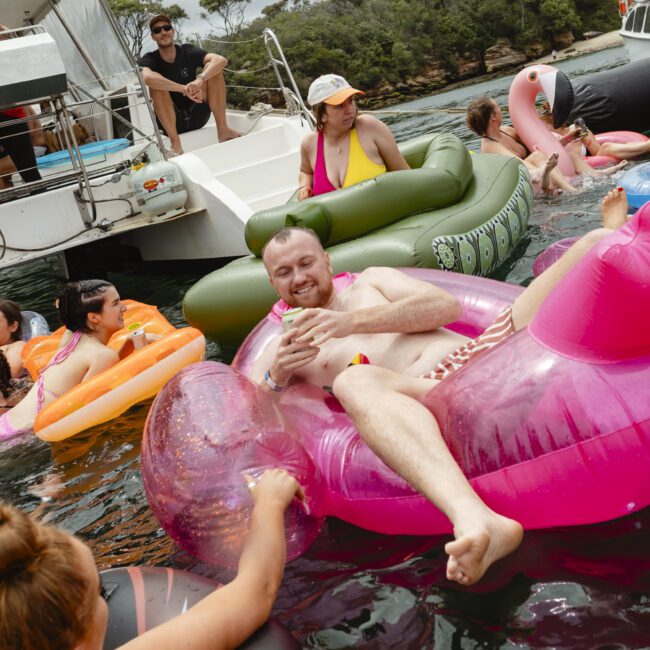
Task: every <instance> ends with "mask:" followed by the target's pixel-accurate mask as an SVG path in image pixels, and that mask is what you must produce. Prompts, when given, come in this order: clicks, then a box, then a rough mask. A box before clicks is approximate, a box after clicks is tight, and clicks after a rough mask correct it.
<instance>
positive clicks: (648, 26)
mask: <svg viewBox="0 0 650 650" xmlns="http://www.w3.org/2000/svg"><path fill="white" fill-rule="evenodd" d="M648 16H650V12H648V11H647V12H646V21H645V25H644V26H643V31H644V32H645V33H646V34H650V18H648Z"/></svg>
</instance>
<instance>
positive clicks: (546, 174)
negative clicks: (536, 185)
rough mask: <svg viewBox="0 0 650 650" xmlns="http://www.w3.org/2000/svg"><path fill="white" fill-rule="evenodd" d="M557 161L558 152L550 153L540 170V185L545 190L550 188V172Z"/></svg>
mask: <svg viewBox="0 0 650 650" xmlns="http://www.w3.org/2000/svg"><path fill="white" fill-rule="evenodd" d="M557 161H558V154H557V153H552V154H551V155H550V156H549V157H548V160H547V161H546V164H545V165H544V168H543V170H542V179H541V181H540V186H541V188H542V189H543V190H544V191H545V192H546V191H547V190H548V189H550V185H551V172H552V171H553V170H554V169H555V168H556V167H557Z"/></svg>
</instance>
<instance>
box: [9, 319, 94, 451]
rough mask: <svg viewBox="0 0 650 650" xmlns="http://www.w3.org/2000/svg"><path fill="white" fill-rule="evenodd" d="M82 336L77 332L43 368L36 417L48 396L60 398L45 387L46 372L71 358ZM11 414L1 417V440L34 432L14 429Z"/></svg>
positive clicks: (26, 429) (37, 392) (26, 428)
mask: <svg viewBox="0 0 650 650" xmlns="http://www.w3.org/2000/svg"><path fill="white" fill-rule="evenodd" d="M82 334H83V332H81V331H80V330H79V331H77V332H75V333H74V334H73V335H72V338H71V339H70V341H69V342H68V343H67V345H66V346H65V347H64V348H63V349H61V350H59V351H58V352H57V353H56V354H55V355H54V357H52V359H51V360H50V362H49V363H48V364H47V365H46V366H45V368H43V370H42V371H41V373H40V375H39V376H38V379H37V380H36V415H38V414H39V413H40V412H41V409H42V408H43V400H44V399H45V395H46V394H47V395H48V396H49V397H53V398H54V399H58V398H59V397H60V395H57V394H56V393H55V392H54V391H51V390H48V389H47V388H45V386H44V385H43V379H44V374H45V371H46V370H47V369H48V368H51V367H52V366H56V365H58V364H59V363H61V362H63V361H65V360H66V359H67V358H68V357H69V356H70V354H71V353H72V351H73V350H74V349H75V348H76V347H77V344H78V343H79V341H80V340H81V335H82ZM10 413H11V411H8V412H7V413H5V414H4V415H2V416H0V440H8V439H9V438H14V437H16V436H20V435H22V434H24V433H28V432H29V431H31V430H32V427H25V428H23V429H17V428H16V427H14V425H13V424H11V421H10V420H9V414H10Z"/></svg>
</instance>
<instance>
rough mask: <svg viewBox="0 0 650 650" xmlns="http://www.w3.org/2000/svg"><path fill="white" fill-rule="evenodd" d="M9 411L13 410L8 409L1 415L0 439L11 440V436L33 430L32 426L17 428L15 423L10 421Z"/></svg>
mask: <svg viewBox="0 0 650 650" xmlns="http://www.w3.org/2000/svg"><path fill="white" fill-rule="evenodd" d="M9 413H11V411H7V413H4V414H3V415H1V416H0V440H9V438H15V437H16V436H22V435H23V434H24V433H28V432H29V431H31V427H27V428H25V429H16V427H14V425H13V424H11V422H10V421H9Z"/></svg>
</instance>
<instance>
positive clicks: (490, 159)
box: [183, 133, 533, 345]
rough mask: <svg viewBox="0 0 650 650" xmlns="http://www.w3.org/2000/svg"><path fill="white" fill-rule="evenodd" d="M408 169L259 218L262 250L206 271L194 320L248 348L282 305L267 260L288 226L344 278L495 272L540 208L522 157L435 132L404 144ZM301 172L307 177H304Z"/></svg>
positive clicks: (192, 303) (212, 334)
mask: <svg viewBox="0 0 650 650" xmlns="http://www.w3.org/2000/svg"><path fill="white" fill-rule="evenodd" d="M400 150H401V152H402V154H403V155H404V157H405V158H406V160H407V161H408V163H409V165H410V166H411V167H412V169H411V170H408V171H398V172H391V173H388V174H383V175H381V176H378V177H377V178H373V179H371V180H368V181H363V182H362V183H358V184H357V185H353V186H352V187H349V188H347V189H344V190H338V191H336V192H330V193H329V194H322V195H320V196H315V197H312V198H310V199H307V200H305V201H296V200H295V199H292V200H290V201H289V202H288V203H286V204H285V205H282V206H278V207H276V208H272V209H269V210H263V211H261V212H257V213H256V214H254V215H253V216H252V217H251V218H250V220H249V221H248V223H247V224H246V230H245V236H246V244H247V245H248V247H249V249H250V250H251V252H252V253H253V255H251V256H249V257H243V258H240V259H238V260H235V261H234V262H231V263H230V264H228V265H227V266H224V267H223V268H221V269H219V270H217V271H214V272H212V273H210V274H209V275H206V276H205V277H204V278H202V279H201V280H199V282H197V283H196V284H195V285H194V286H193V287H191V288H190V290H189V291H188V292H187V294H186V296H185V299H184V301H183V311H184V314H185V319H186V320H187V322H188V323H189V324H190V325H192V326H194V327H197V328H199V329H200V330H201V331H202V332H203V333H204V334H205V335H206V336H208V337H209V338H211V339H214V340H217V341H218V342H219V343H222V344H224V345H238V344H239V343H240V342H241V341H242V340H243V339H244V337H245V336H246V334H247V333H248V332H249V331H250V330H251V329H252V328H253V327H254V326H255V324H256V323H257V322H258V321H259V320H260V319H261V318H263V317H264V315H265V314H266V313H267V312H268V311H269V309H270V308H271V306H272V304H273V303H274V302H275V300H277V296H276V295H275V292H274V291H273V289H272V288H271V285H270V284H269V281H268V277H267V274H266V270H265V268H264V265H263V264H262V260H261V259H260V258H259V255H260V253H261V251H262V248H263V246H264V244H265V243H266V242H267V241H268V240H269V239H270V238H271V237H272V236H273V234H274V233H276V232H277V231H278V230H280V229H282V228H284V227H286V226H308V227H309V228H312V229H313V230H314V231H315V232H316V233H317V234H318V236H319V237H320V240H321V242H322V243H323V246H325V248H326V249H327V251H328V253H329V255H330V259H331V261H332V266H333V269H334V272H335V273H339V272H341V271H362V270H363V269H365V268H368V267H369V266H392V267H405V266H406V267H408V266H417V267H425V268H433V269H447V270H449V271H457V272H460V273H470V274H474V275H488V274H489V273H492V272H493V271H495V270H496V269H498V268H499V267H500V266H501V265H502V264H503V263H504V262H505V261H506V260H507V259H508V257H509V256H510V254H511V253H512V251H513V250H514V248H515V246H516V245H517V243H518V242H519V240H520V239H521V237H522V235H523V233H524V231H525V229H526V225H527V223H528V215H529V213H530V211H531V210H532V207H533V191H532V187H531V185H530V181H529V179H528V174H527V173H526V170H525V168H524V166H523V164H522V163H521V161H519V160H517V159H516V158H507V157H505V156H499V155H496V154H474V155H470V153H469V151H468V150H467V148H466V147H465V145H464V144H463V143H462V142H461V140H460V139H459V138H457V137H456V136H454V135H451V134H445V133H434V134H428V135H424V136H420V137H418V138H416V139H414V140H409V141H408V142H405V143H402V144H401V145H400ZM296 174H297V171H296Z"/></svg>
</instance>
